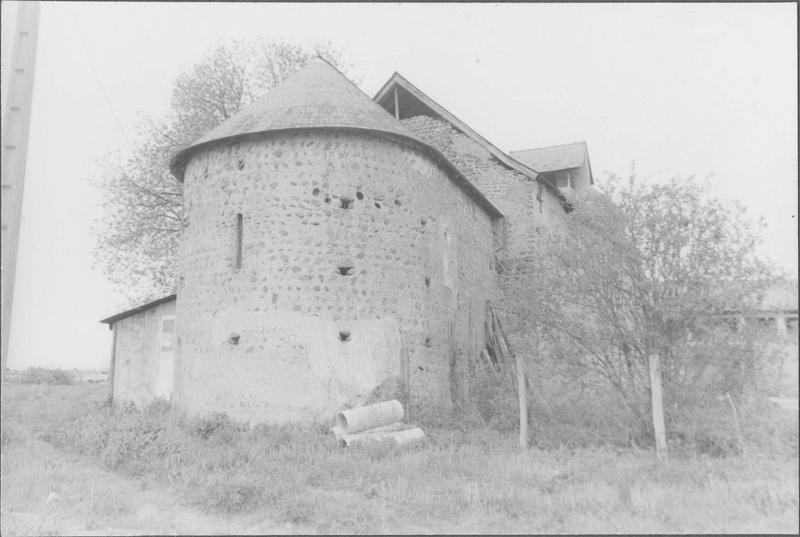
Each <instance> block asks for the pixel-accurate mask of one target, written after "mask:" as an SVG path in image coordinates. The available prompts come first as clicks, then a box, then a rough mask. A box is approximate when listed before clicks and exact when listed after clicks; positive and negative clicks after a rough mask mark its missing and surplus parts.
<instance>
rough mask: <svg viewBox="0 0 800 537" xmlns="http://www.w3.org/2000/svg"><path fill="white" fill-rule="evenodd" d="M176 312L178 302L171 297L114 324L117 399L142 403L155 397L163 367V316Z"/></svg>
mask: <svg viewBox="0 0 800 537" xmlns="http://www.w3.org/2000/svg"><path fill="white" fill-rule="evenodd" d="M174 315H175V301H174V300H171V301H169V302H165V303H163V304H159V305H157V306H155V307H152V308H149V309H147V310H145V311H143V312H141V313H137V314H136V315H131V316H129V317H126V318H124V319H120V320H119V321H117V322H115V323H114V325H113V328H114V337H115V338H116V342H115V346H114V348H115V357H114V371H113V379H114V381H113V382H114V385H113V388H112V389H113V393H114V400H115V401H118V402H132V403H135V404H137V405H143V404H147V403H149V402H151V401H152V400H153V398H154V397H155V392H156V385H157V382H158V375H159V367H160V346H161V341H160V338H159V335H160V333H161V332H160V331H161V318H162V317H165V316H174Z"/></svg>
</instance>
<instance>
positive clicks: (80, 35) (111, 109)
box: [69, 10, 133, 152]
mask: <svg viewBox="0 0 800 537" xmlns="http://www.w3.org/2000/svg"><path fill="white" fill-rule="evenodd" d="M69 14H70V17H71V18H72V23H73V24H74V25H75V32H76V33H77V34H78V39H79V40H80V42H81V46H82V47H83V52H84V54H86V60H87V61H88V62H89V67H91V69H92V73H93V74H94V78H95V80H96V81H97V85H98V86H100V92H101V93H102V94H103V100H104V101H105V103H106V106H108V110H109V112H110V113H111V117H112V119H113V120H114V123H115V124H116V125H117V129H119V132H120V134H121V135H122V138H123V139H124V140H125V143H126V144H128V148H129V149H130V150H131V152H133V144H131V142H130V140H129V139H128V136H127V135H126V134H125V129H123V128H122V124H121V123H120V121H119V118H118V117H117V114H116V112H114V107H113V106H112V105H111V100H110V99H109V98H108V94H107V93H106V88H105V86H103V82H102V81H101V80H100V75H99V74H98V73H97V69H96V68H95V65H94V62H93V61H92V57H91V55H90V54H89V49H88V47H87V46H86V41H85V40H84V38H83V33H82V32H81V29H80V25H79V24H78V19H77V18H76V17H75V13H74V12H73V11H72V10H70V11H69Z"/></svg>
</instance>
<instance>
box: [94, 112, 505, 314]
mask: <svg viewBox="0 0 800 537" xmlns="http://www.w3.org/2000/svg"><path fill="white" fill-rule="evenodd" d="M309 130H337V131H343V130H344V131H351V132H353V131H354V132H361V133H368V134H372V135H379V136H383V137H388V138H390V139H392V140H394V141H403V142H404V143H407V144H411V145H413V146H414V147H416V148H419V149H421V150H422V151H427V152H428V153H430V154H431V155H432V156H433V157H434V160H436V161H437V162H439V163H440V164H442V165H443V167H444V168H445V169H446V170H447V171H448V172H449V173H450V174H451V175H453V176H454V178H455V179H456V181H457V182H458V183H460V184H461V186H462V188H463V189H464V190H465V191H466V192H467V194H469V195H470V196H471V197H472V198H473V199H474V200H475V201H476V202H477V203H478V204H479V205H481V206H482V207H483V208H484V209H485V210H486V212H487V213H489V215H490V216H491V217H493V218H499V217H502V216H503V213H501V212H500V210H499V209H498V208H497V207H496V206H495V205H494V204H493V203H492V202H491V201H489V199H488V198H487V197H486V196H484V195H483V193H482V192H481V191H480V190H479V189H478V188H477V187H476V186H475V185H473V184H472V183H471V182H470V181H469V179H467V178H466V177H465V176H464V175H463V174H462V173H461V172H460V171H459V170H458V168H456V167H455V166H454V165H453V164H452V163H451V162H450V161H449V160H447V158H446V157H445V156H444V155H443V154H442V153H441V152H440V151H439V150H438V149H436V148H435V147H433V146H430V145H428V144H425V143H423V142H422V141H420V140H416V139H414V138H411V137H409V136H405V135H403V134H399V133H395V132H389V131H380V130H375V129H367V128H363V127H352V126H324V127H293V128H287V129H276V130H269V131H261V132H248V133H241V134H237V135H234V136H229V137H226V138H218V139H215V140H208V141H207V142H203V143H202V144H198V145H195V146H191V147H188V148H186V149H184V150H182V151H179V152H178V153H176V154H175V156H174V157H173V158H172V159H171V160H170V165H169V166H170V172H172V174H173V175H174V176H175V177H176V178H177V179H178V181H181V182H183V175H184V172H185V170H186V165H187V164H188V162H189V160H190V159H191V157H192V154H193V153H194V152H195V151H196V150H201V149H206V148H209V147H211V146H212V145H214V144H218V143H219V144H222V143H233V142H236V141H239V140H242V139H244V138H247V137H249V136H259V135H273V134H281V133H286V132H301V131H309ZM101 322H102V321H101Z"/></svg>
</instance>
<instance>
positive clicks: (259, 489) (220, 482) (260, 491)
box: [194, 474, 264, 513]
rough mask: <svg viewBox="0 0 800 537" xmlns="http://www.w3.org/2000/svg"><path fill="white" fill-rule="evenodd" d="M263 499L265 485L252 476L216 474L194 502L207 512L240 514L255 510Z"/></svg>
mask: <svg viewBox="0 0 800 537" xmlns="http://www.w3.org/2000/svg"><path fill="white" fill-rule="evenodd" d="M263 497H264V485H263V484H262V483H261V482H259V481H257V480H256V478H254V477H252V476H245V475H235V476H232V477H228V476H226V475H220V474H214V475H213V477H212V478H211V480H210V482H208V483H206V484H204V486H202V487H201V488H199V489H198V493H197V495H196V496H195V498H194V501H195V503H197V504H199V505H200V506H202V508H203V509H205V510H207V511H216V512H222V513H240V512H248V511H252V510H254V509H255V508H256V507H258V505H259V504H260V503H261V501H262V499H263Z"/></svg>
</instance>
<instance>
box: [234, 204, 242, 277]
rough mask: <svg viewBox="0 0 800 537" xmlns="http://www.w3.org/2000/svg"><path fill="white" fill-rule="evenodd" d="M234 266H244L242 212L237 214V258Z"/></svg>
mask: <svg viewBox="0 0 800 537" xmlns="http://www.w3.org/2000/svg"><path fill="white" fill-rule="evenodd" d="M233 266H234V268H237V269H240V268H242V213H238V214H237V215H236V259H235V261H234V265H233Z"/></svg>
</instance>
